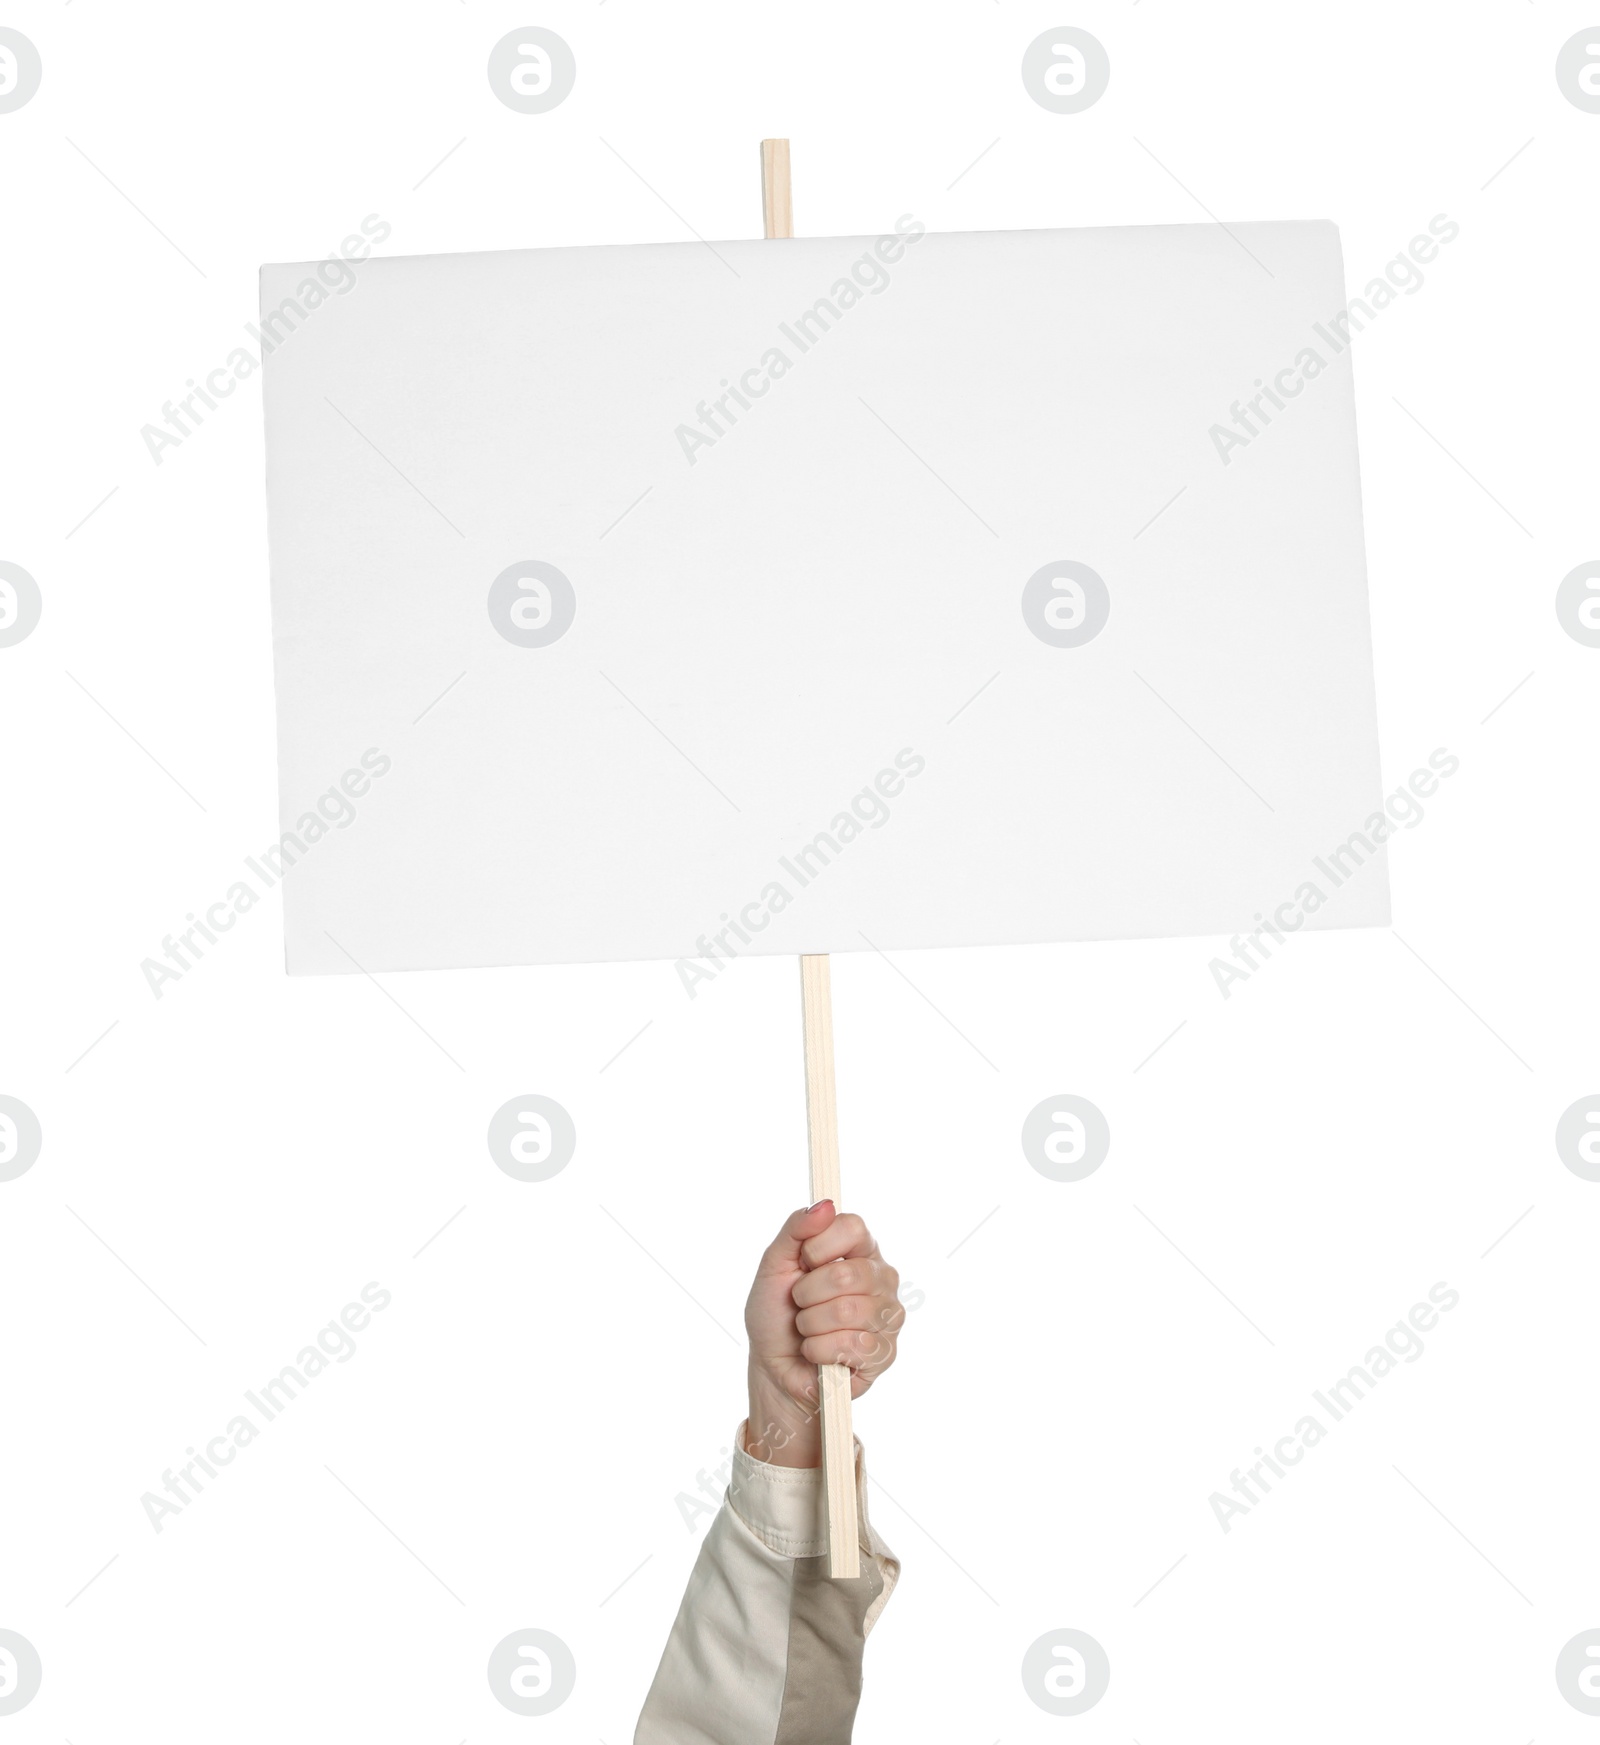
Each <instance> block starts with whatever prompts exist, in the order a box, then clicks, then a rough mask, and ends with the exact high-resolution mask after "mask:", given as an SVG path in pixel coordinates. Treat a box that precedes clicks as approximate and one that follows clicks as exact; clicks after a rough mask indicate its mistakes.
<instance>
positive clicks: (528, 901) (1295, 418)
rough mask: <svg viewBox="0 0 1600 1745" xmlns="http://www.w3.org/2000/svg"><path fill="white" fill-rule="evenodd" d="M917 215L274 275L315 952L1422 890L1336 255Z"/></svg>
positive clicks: (1232, 240)
mask: <svg viewBox="0 0 1600 1745" xmlns="http://www.w3.org/2000/svg"><path fill="white" fill-rule="evenodd" d="M919 230H920V227H919V226H913V225H911V224H910V223H909V221H907V222H905V224H904V225H903V228H902V231H901V232H899V233H891V237H892V240H887V241H883V242H880V241H879V240H878V239H873V238H843V239H838V238H836V239H826V240H800V241H789V242H784V243H782V244H774V243H756V242H751V243H719V244H717V245H716V246H715V248H714V249H712V248H711V247H708V246H705V245H702V244H699V243H686V244H681V245H680V244H667V245H651V246H644V247H617V248H590V249H552V250H540V251H530V252H517V253H503V254H477V255H459V256H438V257H429V258H416V259H401V260H387V261H382V260H378V261H369V262H367V263H365V264H364V265H362V266H361V267H360V269H359V278H358V282H357V283H356V285H355V287H354V288H353V289H350V290H348V291H347V292H341V293H336V294H333V295H329V296H327V297H326V298H325V299H324V300H323V301H321V302H320V304H319V305H318V306H316V307H311V306H310V305H311V303H312V302H313V301H315V300H314V299H312V298H311V297H309V296H305V295H298V296H297V293H299V292H300V288H301V287H303V286H304V284H305V281H306V280H307V279H308V277H311V276H313V275H314V272H315V269H314V268H313V267H303V266H286V267H269V268H266V269H264V270H263V277H262V287H263V309H264V312H271V311H278V312H280V314H279V319H278V321H277V323H276V327H272V326H268V327H267V331H268V332H269V334H270V333H272V332H274V331H277V332H282V333H284V334H285V335H286V336H285V337H283V338H281V339H280V340H279V341H278V343H277V344H276V346H275V348H274V349H273V350H272V352H271V354H270V355H269V357H268V358H267V360H266V366H265V367H266V417H267V460H268V502H269V524H270V539H271V564H272V591H273V623H274V634H275V643H276V666H277V691H278V710H279V745H280V767H281V795H282V805H281V817H282V829H283V830H284V831H285V832H286V833H287V836H288V841H287V844H286V852H285V856H284V858H285V859H286V860H289V861H292V862H293V866H292V871H290V872H289V874H288V877H287V878H286V881H285V885H284V890H285V916H286V927H287V934H288V957H289V967H290V969H291V971H294V972H321V971H353V970H354V969H355V967H356V965H357V963H359V965H360V966H361V967H363V968H365V969H369V970H377V969H408V968H442V967H451V966H477V965H496V964H519V963H542V962H571V961H590V960H609V959H631V958H664V959H675V960H678V959H693V958H695V957H697V956H698V955H700V954H703V953H705V952H706V951H707V949H708V947H709V948H711V949H713V950H716V951H719V952H721V953H723V954H724V955H726V954H728V953H750V952H758V951H759V952H781V953H798V952H834V951H849V950H861V949H865V948H866V943H865V942H866V940H867V939H870V940H871V941H872V942H873V943H874V944H876V945H878V946H880V947H883V948H886V949H889V948H895V947H901V948H910V947H920V946H934V945H952V944H1002V943H1016V942H1026V941H1047V940H1072V939H1095V938H1113V937H1126V936H1138V935H1162V934H1194V933H1224V934H1231V933H1234V932H1236V931H1239V930H1241V929H1252V928H1254V927H1255V926H1256V925H1257V924H1258V922H1257V920H1256V917H1257V915H1258V914H1265V915H1267V916H1269V917H1270V916H1271V915H1272V914H1273V913H1274V912H1275V911H1276V910H1278V909H1279V908H1280V907H1282V906H1284V905H1286V904H1287V905H1291V907H1292V908H1293V912H1294V914H1295V915H1296V917H1297V918H1298V919H1300V920H1303V922H1304V924H1305V925H1308V926H1312V927H1316V926H1329V925H1332V926H1339V925H1346V926H1348V925H1363V924H1375V923H1381V922H1383V921H1385V920H1387V913H1388V898H1387V885H1386V874H1385V868H1384V866H1383V864H1382V862H1383V856H1382V851H1381V849H1379V850H1378V851H1377V853H1376V854H1374V855H1372V856H1371V857H1370V858H1369V859H1368V861H1367V864H1365V865H1363V866H1361V867H1359V868H1358V869H1355V870H1352V869H1351V860H1352V857H1351V856H1348V855H1347V856H1346V858H1345V860H1344V861H1343V862H1342V863H1340V866H1341V868H1342V870H1343V871H1344V873H1345V875H1346V876H1345V877H1343V878H1342V879H1341V880H1330V879H1329V878H1328V877H1327V876H1326V874H1325V873H1319V872H1318V871H1317V868H1316V862H1317V860H1318V858H1319V857H1321V858H1322V859H1323V861H1324V863H1325V865H1326V864H1327V857H1328V856H1329V855H1330V854H1331V853H1332V851H1334V850H1336V849H1338V848H1339V847H1340V845H1341V844H1344V843H1345V842H1346V841H1347V839H1349V838H1350V836H1351V835H1352V833H1353V832H1355V831H1358V830H1360V829H1361V828H1362V826H1363V824H1364V822H1365V821H1366V820H1367V819H1369V818H1370V817H1371V816H1372V815H1373V814H1374V813H1375V812H1377V811H1379V810H1380V809H1381V804H1382V802H1381V797H1380V790H1379V776H1378V757H1377V741H1376V727H1375V715H1374V700H1373V681H1372V659H1371V649H1370V637H1369V629H1368V616H1367V601H1366V584H1365V566H1364V559H1363V552H1362V533H1361V512H1360V489H1359V477H1358V471H1357V461H1356V447H1355V425H1354V412H1353V401H1352V389H1351V377H1350V367H1349V354H1348V351H1347V350H1344V349H1341V347H1340V334H1339V329H1338V327H1337V325H1336V324H1333V325H1330V318H1332V317H1335V316H1336V315H1337V313H1338V312H1339V310H1340V309H1341V308H1342V306H1343V304H1344V300H1345V298H1344V289H1343V283H1342V272H1341V266H1340V259H1339V247H1338V238H1337V233H1336V232H1335V231H1334V229H1333V228H1332V227H1331V226H1329V225H1325V224H1320V223H1306V224H1300V223H1286V224H1255V225H1242V226H1237V227H1234V229H1232V230H1231V231H1229V230H1224V229H1223V228H1221V227H1220V226H1213V225H1204V226H1161V227H1150V228H1131V229H1116V230H1083V231H1035V232H1013V233H999V234H983V235H951V236H931V235H918V234H916V232H917V231H919ZM852 293H853V294H852ZM286 299H289V300H291V304H290V306H289V307H288V309H287V310H285V300H286ZM264 325H266V324H265V323H264ZM1308 352H1309V353H1310V359H1308V357H1307V353H1308ZM1311 359H1314V360H1315V363H1314V364H1313V362H1312V361H1310V360H1311ZM1274 382H1276V383H1277V384H1278V387H1277V389H1276V391H1274V392H1272V393H1270V394H1268V393H1266V390H1267V389H1269V388H1271V385H1272V384H1273V383H1274ZM1258 384H1262V385H1259V386H1258ZM1252 402H1254V404H1253V405H1252ZM1275 402H1276V403H1275ZM1236 403H1237V405H1238V407H1239V408H1240V409H1242V410H1243V412H1244V414H1245V418H1244V420H1243V421H1240V420H1239V418H1238V415H1237V413H1236V411H1235V410H1234V408H1235V406H1236ZM1214 428H1221V429H1225V430H1227V431H1228V432H1230V433H1231V435H1232V436H1233V437H1234V438H1235V439H1238V438H1241V437H1242V436H1243V435H1244V433H1245V432H1246V431H1247V430H1248V431H1250V432H1253V434H1252V435H1250V437H1249V439H1248V440H1247V441H1245V440H1235V441H1233V442H1223V441H1221V440H1220V439H1219V438H1218V436H1217V435H1215V434H1214ZM1030 578H1034V579H1033V580H1032V581H1030ZM368 752H373V753H375V754H377V755H376V756H374V757H372V758H371V759H370V760H369V765H370V767H372V768H376V767H377V765H378V764H380V763H382V764H384V765H386V766H387V767H385V769H384V771H383V773H382V774H381V775H370V776H369V775H367V774H365V773H362V774H358V775H357V776H356V777H355V778H354V779H353V780H348V779H346V773H347V772H349V771H351V770H353V769H354V770H359V769H360V765H361V760H362V758H363V755H364V754H366V753H368ZM341 781H344V786H343V787H342V788H341V785H340V784H341ZM330 796H332V797H330ZM319 798H320V801H321V805H322V812H321V818H320V821H321V823H322V829H321V831H320V832H319V831H318V830H317V829H316V827H315V825H314V824H311V823H309V822H303V821H306V820H308V818H309V817H315V816H316V815H317V808H318V805H319ZM312 838H316V839H315V840H312ZM1308 881H1310V882H1314V883H1315V884H1317V885H1318V886H1319V887H1320V888H1321V895H1322V896H1323V898H1324V899H1325V900H1324V901H1322V902H1321V903H1320V904H1319V905H1316V906H1313V905H1312V904H1311V903H1310V902H1308V901H1303V902H1301V903H1299V904H1298V905H1296V904H1295V903H1294V899H1295V895H1296V892H1297V891H1298V890H1302V889H1303V888H1304V887H1305V886H1306V884H1307V882H1308ZM719 935H720V936H721V940H720V943H719V940H718V936H719Z"/></svg>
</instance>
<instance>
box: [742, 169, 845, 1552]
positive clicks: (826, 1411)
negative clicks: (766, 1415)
mask: <svg viewBox="0 0 1600 1745" xmlns="http://www.w3.org/2000/svg"><path fill="white" fill-rule="evenodd" d="M761 214H762V218H763V221H764V222H765V225H766V232H767V238H768V240H769V241H771V240H773V239H776V238H787V237H792V236H793V235H794V204H793V201H792V199H791V197H790V191H789V142H788V140H786V139H764V140H762V142H761ZM800 1019H801V1024H802V1027H803V1029H804V1032H805V1055H806V1135H807V1142H808V1144H809V1147H810V1151H811V1203H812V1204H813V1205H815V1204H816V1202H817V1201H818V1200H832V1201H833V1203H834V1206H835V1207H836V1208H838V1209H840V1210H842V1209H843V1208H842V1207H840V1206H839V1116H838V1111H837V1108H836V1106H835V1102H834V1092H833V996H832V992H831V983H830V980H829V975H828V959H827V957H826V955H818V956H810V957H802V958H801V959H800ZM817 1398H818V1402H819V1404H820V1405H821V1408H822V1480H823V1488H824V1490H825V1491H826V1493H827V1499H828V1574H829V1575H830V1576H832V1578H833V1579H834V1580H835V1581H845V1580H849V1579H850V1578H851V1577H854V1576H858V1575H860V1573H861V1543H860V1529H859V1526H858V1523H857V1519H856V1443H855V1433H854V1431H853V1430H852V1428H851V1424H850V1369H849V1366H848V1365H846V1364H843V1363H829V1364H824V1365H823V1366H822V1367H821V1368H820V1369H819V1370H818V1371H817Z"/></svg>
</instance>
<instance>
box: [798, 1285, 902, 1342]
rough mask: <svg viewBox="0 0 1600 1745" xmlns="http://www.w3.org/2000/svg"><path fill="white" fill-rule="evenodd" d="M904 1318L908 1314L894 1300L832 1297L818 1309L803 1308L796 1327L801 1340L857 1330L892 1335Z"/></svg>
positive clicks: (817, 1306) (817, 1307)
mask: <svg viewBox="0 0 1600 1745" xmlns="http://www.w3.org/2000/svg"><path fill="white" fill-rule="evenodd" d="M904 1319H905V1311H904V1310H903V1309H902V1308H901V1307H900V1305H899V1303H897V1302H896V1301H895V1299H894V1298H893V1297H858V1296H844V1297H833V1298H830V1300H829V1301H827V1302H826V1303H818V1304H817V1305H816V1307H815V1308H811V1309H802V1310H801V1311H800V1313H799V1314H798V1315H796V1316H795V1318H794V1324H795V1327H796V1329H797V1330H798V1332H799V1334H800V1336H801V1338H802V1339H806V1338H810V1337H811V1336H812V1335H813V1334H815V1333H835V1332H840V1331H845V1330H855V1331H858V1332H865V1333H887V1332H892V1331H893V1330H894V1329H895V1328H897V1327H898V1326H899V1325H900V1323H901V1322H902V1321H903V1320H904Z"/></svg>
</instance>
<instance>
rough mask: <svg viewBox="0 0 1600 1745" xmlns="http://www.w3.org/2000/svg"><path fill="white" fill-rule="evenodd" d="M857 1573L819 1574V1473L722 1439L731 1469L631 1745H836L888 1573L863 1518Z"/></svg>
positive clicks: (842, 1744)
mask: <svg viewBox="0 0 1600 1745" xmlns="http://www.w3.org/2000/svg"><path fill="white" fill-rule="evenodd" d="M856 1492H857V1496H858V1498H859V1501H860V1512H861V1549H862V1551H863V1553H864V1556H863V1559H862V1572H861V1575H860V1576H859V1578H858V1579H856V1580H854V1581H830V1580H829V1579H828V1562H827V1557H826V1554H825V1553H826V1548H827V1530H826V1524H825V1521H824V1518H823V1490H822V1473H821V1471H820V1470H818V1469H812V1468H802V1467H793V1466H773V1465H770V1464H769V1463H767V1462H766V1461H761V1460H753V1459H752V1458H751V1457H750V1456H749V1455H748V1454H746V1453H745V1452H744V1426H743V1425H742V1424H741V1425H740V1426H739V1434H738V1437H737V1438H736V1440H735V1442H734V1456H733V1476H732V1479H731V1480H730V1482H729V1485H728V1491H727V1495H726V1497H725V1498H724V1499H723V1504H722V1508H721V1511H720V1512H719V1513H718V1515H717V1517H716V1519H715V1520H714V1521H713V1522H712V1524H711V1529H710V1531H709V1532H708V1533H707V1534H706V1537H705V1542H704V1543H703V1544H702V1545H701V1547H700V1555H699V1557H698V1559H696V1562H695V1566H694V1570H693V1572H692V1573H691V1575H690V1577H689V1586H688V1588H687V1589H686V1590H685V1592H684V1596H683V1603H682V1605H681V1606H680V1607H679V1608H678V1616H677V1620H676V1622H675V1623H674V1624H673V1626H672V1633H671V1635H670V1636H668V1638H667V1646H666V1651H665V1653H663V1655H662V1656H661V1665H660V1666H659V1667H658V1668H657V1670H656V1676H655V1682H654V1684H652V1685H651V1687H650V1694H649V1696H648V1697H647V1698H646V1699H645V1705H644V1712H643V1713H642V1714H641V1715H640V1717H639V1726H638V1729H637V1731H636V1732H635V1733H634V1745H848V1742H849V1739H850V1732H851V1728H852V1727H853V1726H854V1724H855V1714H856V1704H857V1703H858V1702H859V1701H860V1700H861V1658H862V1649H863V1647H864V1645H865V1642H866V1638H867V1634H868V1632H869V1631H870V1630H871V1629H872V1626H873V1625H874V1624H875V1623H876V1622H877V1619H878V1614H879V1613H880V1612H881V1611H882V1610H883V1608H884V1605H885V1604H886V1603H887V1601H888V1598H889V1595H890V1593H891V1592H892V1590H893V1588H894V1584H895V1581H896V1580H897V1579H898V1577H899V1574H900V1564H899V1560H898V1559H897V1558H896V1557H895V1555H894V1553H893V1552H892V1551H890V1549H889V1547H888V1546H887V1545H885V1544H884V1542H883V1541H882V1539H880V1538H879V1537H878V1535H877V1533H876V1532H875V1531H874V1530H873V1528H872V1525H871V1523H870V1522H869V1520H868V1518H867V1480H866V1465H865V1461H864V1460H863V1458H862V1453H861V1444H860V1443H859V1442H858V1443H857V1444H856Z"/></svg>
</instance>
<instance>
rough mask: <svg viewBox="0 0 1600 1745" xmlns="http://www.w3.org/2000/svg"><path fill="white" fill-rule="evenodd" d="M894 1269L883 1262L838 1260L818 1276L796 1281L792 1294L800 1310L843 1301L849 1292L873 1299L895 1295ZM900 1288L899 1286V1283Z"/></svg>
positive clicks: (803, 1276)
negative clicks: (832, 1300) (891, 1279)
mask: <svg viewBox="0 0 1600 1745" xmlns="http://www.w3.org/2000/svg"><path fill="white" fill-rule="evenodd" d="M892 1271H893V1269H892V1268H891V1267H888V1266H885V1265H884V1263H883V1262H882V1261H881V1260H878V1259H876V1258H874V1259H871V1260H835V1261H832V1262H830V1263H829V1264H828V1265H827V1266H824V1267H821V1268H819V1269H818V1270H817V1271H816V1272H803V1273H801V1275H800V1276H799V1278H797V1279H796V1280H795V1281H794V1289H793V1292H792V1293H791V1294H792V1295H793V1297H794V1306H795V1307H796V1308H797V1309H810V1308H814V1307H815V1306H816V1305H817V1304H818V1303H825V1302H827V1300H828V1299H829V1297H842V1296H844V1295H845V1293H846V1292H847V1291H853V1292H855V1293H857V1294H859V1295H866V1296H870V1295H872V1294H873V1293H875V1292H876V1293H879V1294H881V1295H885V1296H888V1295H892V1294H893V1289H894V1286H892V1285H890V1284H889V1282H888V1278H887V1277H886V1275H887V1274H889V1273H891V1272H892ZM895 1283H896V1284H898V1283H899V1280H898V1279H897V1280H896V1281H895Z"/></svg>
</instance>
